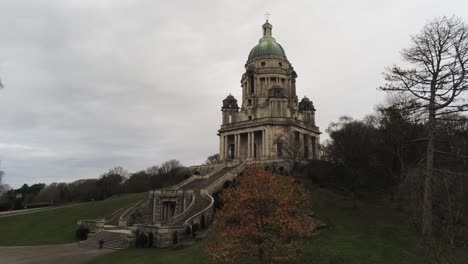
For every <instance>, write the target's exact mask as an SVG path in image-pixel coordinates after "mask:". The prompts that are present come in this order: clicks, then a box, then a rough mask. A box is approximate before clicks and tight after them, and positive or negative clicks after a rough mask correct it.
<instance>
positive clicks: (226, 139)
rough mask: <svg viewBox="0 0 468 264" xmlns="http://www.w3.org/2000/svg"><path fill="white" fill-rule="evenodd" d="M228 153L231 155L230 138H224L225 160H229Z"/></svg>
mask: <svg viewBox="0 0 468 264" xmlns="http://www.w3.org/2000/svg"><path fill="white" fill-rule="evenodd" d="M228 153H229V149H228V136H224V153H223V155H224V160H227V159H228Z"/></svg>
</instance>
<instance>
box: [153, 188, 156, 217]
mask: <svg viewBox="0 0 468 264" xmlns="http://www.w3.org/2000/svg"><path fill="white" fill-rule="evenodd" d="M155 222H156V195H154V191H153V223H155Z"/></svg>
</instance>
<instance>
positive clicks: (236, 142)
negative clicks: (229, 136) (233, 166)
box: [234, 134, 239, 159]
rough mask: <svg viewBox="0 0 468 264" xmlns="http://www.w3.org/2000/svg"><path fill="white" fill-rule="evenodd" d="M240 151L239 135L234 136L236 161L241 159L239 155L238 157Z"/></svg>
mask: <svg viewBox="0 0 468 264" xmlns="http://www.w3.org/2000/svg"><path fill="white" fill-rule="evenodd" d="M238 150H239V134H234V159H238V158H239V155H237V152H238Z"/></svg>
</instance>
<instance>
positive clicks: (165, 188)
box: [159, 164, 226, 190]
mask: <svg viewBox="0 0 468 264" xmlns="http://www.w3.org/2000/svg"><path fill="white" fill-rule="evenodd" d="M207 166H213V165H207ZM216 166H218V165H216ZM225 167H226V165H224V164H219V168H217V169H215V170H213V171H212V172H210V173H208V174H207V175H205V176H199V175H195V174H194V175H192V176H190V177H188V178H187V179H185V180H183V181H181V182H179V183H177V184H174V185H171V186H168V187H164V188H160V189H159V190H173V189H179V188H181V187H183V186H184V185H186V184H188V183H190V182H192V181H194V180H198V179H206V178H209V177H211V176H212V175H213V174H214V173H217V172H219V171H221V170H222V169H223V168H225Z"/></svg>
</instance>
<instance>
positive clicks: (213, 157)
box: [205, 153, 221, 165]
mask: <svg viewBox="0 0 468 264" xmlns="http://www.w3.org/2000/svg"><path fill="white" fill-rule="evenodd" d="M220 162H221V160H220V159H219V153H216V154H213V155H211V156H208V158H206V161H205V164H206V165H212V164H218V163H220Z"/></svg>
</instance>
